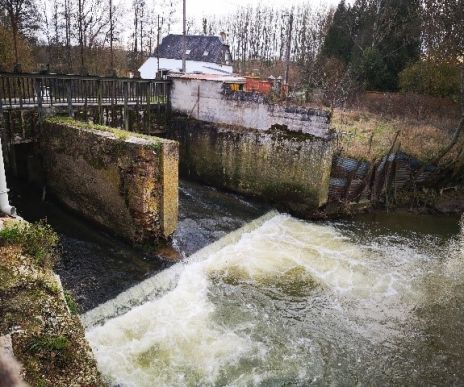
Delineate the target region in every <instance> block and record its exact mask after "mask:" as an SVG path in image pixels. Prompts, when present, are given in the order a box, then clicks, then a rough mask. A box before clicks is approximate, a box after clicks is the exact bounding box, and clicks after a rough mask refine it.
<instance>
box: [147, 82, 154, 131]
mask: <svg viewBox="0 0 464 387" xmlns="http://www.w3.org/2000/svg"><path fill="white" fill-rule="evenodd" d="M152 85H153V83H152V82H151V81H148V82H147V83H146V98H147V106H146V112H147V125H148V128H147V129H148V134H151V101H150V100H151V87H152Z"/></svg>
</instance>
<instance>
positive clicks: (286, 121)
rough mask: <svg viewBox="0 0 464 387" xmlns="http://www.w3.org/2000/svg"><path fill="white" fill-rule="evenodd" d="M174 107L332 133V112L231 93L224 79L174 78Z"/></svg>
mask: <svg viewBox="0 0 464 387" xmlns="http://www.w3.org/2000/svg"><path fill="white" fill-rule="evenodd" d="M172 82H173V83H172V87H171V105H172V110H174V111H177V112H180V113H182V114H186V115H188V116H189V117H190V118H194V119H197V120H201V121H207V122H212V123H216V124H226V125H233V126H241V127H244V128H252V129H257V130H268V129H269V128H271V127H272V126H274V125H280V126H284V127H285V128H287V129H288V130H291V131H295V132H301V133H307V134H312V135H314V136H318V137H323V138H329V137H330V113H329V112H326V111H322V110H318V109H310V108H302V107H294V106H285V105H278V104H271V103H267V102H266V101H265V99H264V98H263V96H260V95H257V94H250V93H241V92H236V93H230V92H229V93H228V92H226V91H225V90H224V88H223V87H224V86H223V83H222V82H220V81H211V80H201V79H182V78H173V80H172Z"/></svg>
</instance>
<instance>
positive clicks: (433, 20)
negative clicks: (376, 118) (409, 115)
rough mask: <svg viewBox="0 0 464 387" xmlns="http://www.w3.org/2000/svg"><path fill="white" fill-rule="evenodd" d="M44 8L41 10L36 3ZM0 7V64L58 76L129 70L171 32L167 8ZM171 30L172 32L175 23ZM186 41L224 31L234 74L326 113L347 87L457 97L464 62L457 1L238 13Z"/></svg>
mask: <svg viewBox="0 0 464 387" xmlns="http://www.w3.org/2000/svg"><path fill="white" fill-rule="evenodd" d="M40 1H42V2H40ZM117 1H119V0H103V1H99V0H0V11H1V12H0V58H1V62H0V63H1V65H2V67H5V68H6V69H8V70H11V69H12V67H13V65H14V64H16V63H21V64H22V65H23V69H24V70H37V64H41V65H42V66H44V65H46V64H49V66H50V69H51V70H53V71H59V72H74V73H78V72H83V73H95V74H110V73H115V72H116V73H117V74H120V75H123V74H124V73H125V72H127V70H136V69H137V68H138V66H140V64H141V63H142V62H143V61H144V60H145V59H146V58H147V57H148V56H149V55H150V54H151V53H152V52H153V50H154V48H155V47H156V45H157V42H158V40H160V39H162V37H164V36H166V35H167V34H168V33H170V32H172V31H173V28H174V26H175V25H176V23H177V22H178V21H179V18H178V16H179V12H180V11H181V4H180V2H179V1H177V0H176V1H175V2H174V0H159V1H156V2H153V1H149V0H132V2H131V3H130V4H125V3H124V2H122V1H120V2H117ZM177 25H178V23H177ZM187 30H188V33H189V34H206V35H218V34H219V33H221V32H225V33H226V35H227V40H228V44H229V45H230V48H231V53H232V56H233V58H234V62H235V70H236V71H237V72H240V73H242V74H243V73H249V72H252V71H254V69H255V68H258V69H259V70H260V72H261V73H262V74H264V75H268V74H269V75H270V74H272V75H276V76H277V75H283V72H284V69H285V66H286V62H287V61H288V62H289V63H290V66H289V67H290V77H289V79H290V86H293V88H297V89H301V90H306V91H307V90H314V89H322V90H325V92H326V96H327V98H328V99H329V102H330V103H331V104H337V103H341V102H343V100H344V98H345V97H346V96H348V95H350V93H352V90H353V88H361V89H368V90H379V91H396V90H400V89H403V90H409V91H415V92H419V93H426V94H432V95H442V96H451V97H453V98H457V96H458V95H459V94H460V91H461V89H462V87H463V86H462V83H463V82H464V81H462V80H460V75H459V74H460V72H459V70H460V69H461V70H462V68H463V66H464V65H463V61H464V59H463V58H464V43H463V40H464V0H355V1H354V2H353V4H351V5H350V4H347V3H346V2H345V1H344V0H342V1H340V3H339V4H338V6H337V7H335V8H327V7H319V8H314V7H311V6H310V5H309V4H301V5H298V6H288V7H283V8H273V7H270V6H266V5H262V4H259V5H256V6H249V7H241V8H238V9H237V10H236V11H235V12H234V13H233V14H231V15H227V16H226V17H215V16H210V17H205V18H203V19H201V20H193V19H189V20H188V23H187Z"/></svg>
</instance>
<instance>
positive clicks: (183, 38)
mask: <svg viewBox="0 0 464 387" xmlns="http://www.w3.org/2000/svg"><path fill="white" fill-rule="evenodd" d="M185 3H186V0H183V1H182V5H183V9H182V13H183V15H182V26H183V36H182V72H183V73H185V72H186V64H185V51H186V50H187V38H186V30H187V15H186V4H185Z"/></svg>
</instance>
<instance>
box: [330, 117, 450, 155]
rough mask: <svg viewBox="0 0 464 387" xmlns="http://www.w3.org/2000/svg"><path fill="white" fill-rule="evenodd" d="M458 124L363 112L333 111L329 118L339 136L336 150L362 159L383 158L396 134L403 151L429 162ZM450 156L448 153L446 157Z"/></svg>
mask: <svg viewBox="0 0 464 387" xmlns="http://www.w3.org/2000/svg"><path fill="white" fill-rule="evenodd" d="M457 124H458V120H457V119H456V118H447V117H439V116H428V117H427V118H426V119H417V118H416V117H410V118H408V117H404V116H396V117H395V116H389V115H384V114H378V113H372V112H369V111H366V110H341V109H335V110H334V112H333V116H332V127H333V128H334V129H335V130H336V131H337V132H338V134H339V140H338V146H339V149H340V150H341V151H342V152H343V154H345V155H347V156H348V157H353V158H357V159H364V160H372V159H378V158H380V157H382V156H383V155H385V154H386V153H387V152H388V151H389V150H390V148H391V146H392V143H393V140H394V138H395V135H396V133H397V132H398V131H399V132H400V135H399V137H398V140H399V142H400V145H401V148H400V149H401V150H402V151H404V152H406V153H408V154H410V155H411V156H414V157H417V158H418V159H420V160H424V161H430V160H432V159H434V158H435V157H436V156H437V155H438V154H439V152H440V150H441V149H443V148H444V147H445V146H446V145H447V144H448V143H449V141H450V140H451V136H452V133H453V129H454V128H456V127H457ZM453 156H454V154H453V152H451V153H450V154H449V155H448V158H450V157H453Z"/></svg>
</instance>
